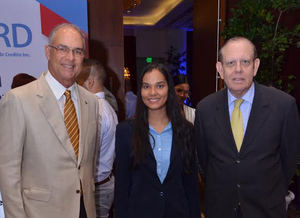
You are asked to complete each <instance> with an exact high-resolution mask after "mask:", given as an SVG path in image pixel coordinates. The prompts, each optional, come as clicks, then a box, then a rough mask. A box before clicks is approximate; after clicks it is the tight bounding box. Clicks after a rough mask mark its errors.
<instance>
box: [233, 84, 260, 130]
mask: <svg viewBox="0 0 300 218" xmlns="http://www.w3.org/2000/svg"><path fill="white" fill-rule="evenodd" d="M253 98H254V83H252V85H251V87H250V88H249V90H248V91H247V92H246V93H245V95H244V96H243V97H242V98H241V99H243V100H244V101H243V103H242V104H241V106H240V110H241V113H242V117H243V134H244V135H245V132H246V129H247V124H248V120H249V116H250V112H251V108H252V103H253ZM236 99H237V98H236V97H234V96H233V95H232V94H231V93H230V91H229V89H228V108H229V116H230V120H231V114H232V111H233V108H234V101H235V100H236Z"/></svg>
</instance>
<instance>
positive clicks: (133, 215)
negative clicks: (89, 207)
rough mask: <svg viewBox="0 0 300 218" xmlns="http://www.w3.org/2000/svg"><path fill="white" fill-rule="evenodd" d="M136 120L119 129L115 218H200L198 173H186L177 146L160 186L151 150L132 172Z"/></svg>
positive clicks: (119, 126)
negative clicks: (132, 148) (132, 142)
mask: <svg viewBox="0 0 300 218" xmlns="http://www.w3.org/2000/svg"><path fill="white" fill-rule="evenodd" d="M132 135H133V121H125V122H123V123H121V124H119V125H118V126H117V130H116V160H115V166H116V168H115V217H116V218H200V199H199V189H198V183H197V176H196V175H197V174H196V170H195V172H194V173H193V174H189V175H188V174H185V173H184V171H183V162H182V160H181V156H180V152H179V151H178V150H177V148H176V147H175V146H174V138H173V144H172V149H171V159H170V166H169V170H168V173H167V175H166V178H165V180H164V182H163V183H162V184H161V182H160V180H159V178H158V176H157V173H156V160H155V157H154V154H153V152H152V149H149V152H148V153H147V154H146V157H145V160H144V163H142V164H141V165H140V166H139V168H138V169H132V168H131V167H130V166H131V163H132V158H131V157H130V153H131V140H132Z"/></svg>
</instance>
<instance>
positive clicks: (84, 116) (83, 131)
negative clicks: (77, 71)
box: [77, 86, 89, 165]
mask: <svg viewBox="0 0 300 218" xmlns="http://www.w3.org/2000/svg"><path fill="white" fill-rule="evenodd" d="M77 88H78V98H79V101H78V106H79V114H80V137H79V140H80V141H79V154H78V165H79V164H80V162H81V160H82V157H83V154H84V148H85V144H86V143H85V140H86V135H87V129H88V114H89V111H88V101H87V98H86V96H85V95H84V93H83V92H82V91H81V90H80V88H81V87H79V86H77Z"/></svg>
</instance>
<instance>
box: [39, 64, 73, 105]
mask: <svg viewBox="0 0 300 218" xmlns="http://www.w3.org/2000/svg"><path fill="white" fill-rule="evenodd" d="M45 79H46V81H47V82H48V84H49V86H50V88H51V90H52V92H53V94H54V96H55V98H56V99H57V100H59V99H60V98H61V97H62V96H63V95H64V93H65V91H66V90H67V89H66V87H64V86H63V85H62V84H60V83H59V82H58V81H57V80H56V79H55V78H54V77H53V76H52V74H51V73H50V72H49V70H48V72H47V73H46V75H45ZM68 90H70V91H71V96H72V98H73V99H74V100H77V92H78V90H77V85H76V83H74V84H73V85H72V86H70V87H69V88H68Z"/></svg>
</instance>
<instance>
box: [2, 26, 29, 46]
mask: <svg viewBox="0 0 300 218" xmlns="http://www.w3.org/2000/svg"><path fill="white" fill-rule="evenodd" d="M2 29H3V31H2ZM24 31H25V32H26V36H27V38H26V40H25V41H24V42H20V40H18V39H19V37H18V36H20V33H21V35H22V36H24ZM11 32H12V33H11V35H12V39H9V36H10V34H9V26H8V25H6V24H5V23H0V39H1V38H2V39H3V40H4V43H5V45H6V47H11V46H12V45H13V47H15V48H23V47H26V46H28V45H29V44H30V43H31V41H32V31H31V30H30V28H29V27H28V26H26V25H25V24H21V23H14V24H12V25H11ZM11 42H12V43H11ZM0 44H2V43H1V42H0ZM11 44H12V45H11Z"/></svg>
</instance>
